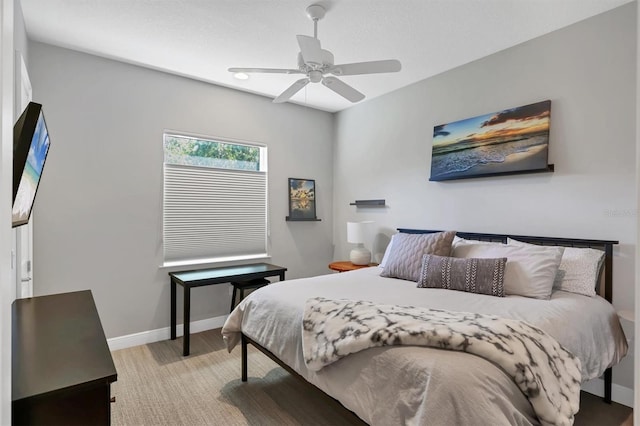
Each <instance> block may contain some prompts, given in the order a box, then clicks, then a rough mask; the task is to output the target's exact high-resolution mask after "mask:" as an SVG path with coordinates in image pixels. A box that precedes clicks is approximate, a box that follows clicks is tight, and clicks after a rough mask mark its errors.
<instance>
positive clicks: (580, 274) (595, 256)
mask: <svg viewBox="0 0 640 426" xmlns="http://www.w3.org/2000/svg"><path fill="white" fill-rule="evenodd" d="M508 243H509V244H513V245H529V246H530V245H532V244H527V243H523V242H522V241H517V240H512V239H509V240H508ZM603 263H604V252H603V251H602V250H596V249H592V248H578V247H565V248H564V254H563V255H562V260H561V261H560V266H559V267H558V274H557V275H556V278H555V281H554V282H553V288H554V289H556V290H563V291H568V292H571V293H577V294H583V295H585V296H590V297H593V296H595V295H596V287H597V286H598V281H599V280H600V273H601V271H602V265H603Z"/></svg>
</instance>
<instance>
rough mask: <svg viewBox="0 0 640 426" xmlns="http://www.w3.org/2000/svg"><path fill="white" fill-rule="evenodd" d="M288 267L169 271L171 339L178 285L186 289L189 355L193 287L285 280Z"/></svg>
mask: <svg viewBox="0 0 640 426" xmlns="http://www.w3.org/2000/svg"><path fill="white" fill-rule="evenodd" d="M286 270H287V268H283V267H282V266H276V265H271V264H269V263H252V264H249V265H238V266H225V267H221V268H211V269H200V270H197V271H176V272H169V277H170V278H171V340H175V339H176V305H177V302H176V287H177V284H180V285H181V286H182V288H183V289H184V321H183V326H184V336H183V342H182V345H183V346H182V355H184V356H187V355H189V321H190V319H189V316H190V315H191V289H192V288H193V287H202V286H205V285H212V284H224V283H230V282H232V281H250V280H255V279H258V278H266V277H275V276H278V277H280V281H284V273H285V271H286Z"/></svg>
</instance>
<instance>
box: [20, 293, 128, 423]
mask: <svg viewBox="0 0 640 426" xmlns="http://www.w3.org/2000/svg"><path fill="white" fill-rule="evenodd" d="M11 317H12V331H11V358H12V359H11V376H12V377H11V399H12V401H11V423H12V424H14V425H109V424H110V423H111V407H110V399H111V391H110V389H111V383H113V382H115V381H116V380H117V378H118V374H117V372H116V368H115V366H114V364H113V359H112V358H111V352H110V351H109V346H108V345H107V339H106V338H105V335H104V331H103V329H102V324H101V323H100V318H99V317H98V311H97V309H96V305H95V303H94V301H93V296H92V295H91V291H90V290H85V291H77V292H72V293H62V294H54V295H50V296H39V297H32V298H28V299H19V300H16V301H14V302H13V304H12V305H11Z"/></svg>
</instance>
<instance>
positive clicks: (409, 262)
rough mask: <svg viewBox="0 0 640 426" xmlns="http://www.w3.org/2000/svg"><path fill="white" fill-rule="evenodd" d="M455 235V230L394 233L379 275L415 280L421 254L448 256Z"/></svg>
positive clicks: (420, 262) (418, 275) (418, 272)
mask: <svg viewBox="0 0 640 426" xmlns="http://www.w3.org/2000/svg"><path fill="white" fill-rule="evenodd" d="M455 235H456V232H455V231H447V232H437V233H434V234H403V233H400V234H396V235H394V238H393V246H392V247H391V250H390V252H389V258H388V259H387V261H386V264H385V266H384V269H383V270H382V273H381V274H380V276H381V277H389V278H400V279H402V280H409V281H415V282H417V281H418V279H419V278H420V268H421V267H422V256H423V255H425V254H435V255H437V256H449V254H450V253H451V243H452V242H453V237H454V236H455Z"/></svg>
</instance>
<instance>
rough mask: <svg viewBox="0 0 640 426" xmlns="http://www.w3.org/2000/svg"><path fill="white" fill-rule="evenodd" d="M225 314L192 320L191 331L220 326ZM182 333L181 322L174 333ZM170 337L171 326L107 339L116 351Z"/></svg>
mask: <svg viewBox="0 0 640 426" xmlns="http://www.w3.org/2000/svg"><path fill="white" fill-rule="evenodd" d="M226 319H227V315H222V316H220V317H214V318H207V319H204V320H200V321H192V322H191V324H190V326H191V333H199V332H201V331H206V330H212V329H214V328H220V327H222V326H223V325H224V322H225V321H226ZM183 333H184V330H183V326H182V324H178V326H177V327H176V335H177V336H182V334H183ZM170 338H171V327H165V328H158V329H156V330H149V331H142V332H140V333H134V334H128V335H126V336H119V337H112V338H111V339H107V343H108V344H109V349H110V350H112V351H116V350H118V349H125V348H131V347H133V346H140V345H146V344H148V343H153V342H160V341H162V340H169V339H170Z"/></svg>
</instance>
